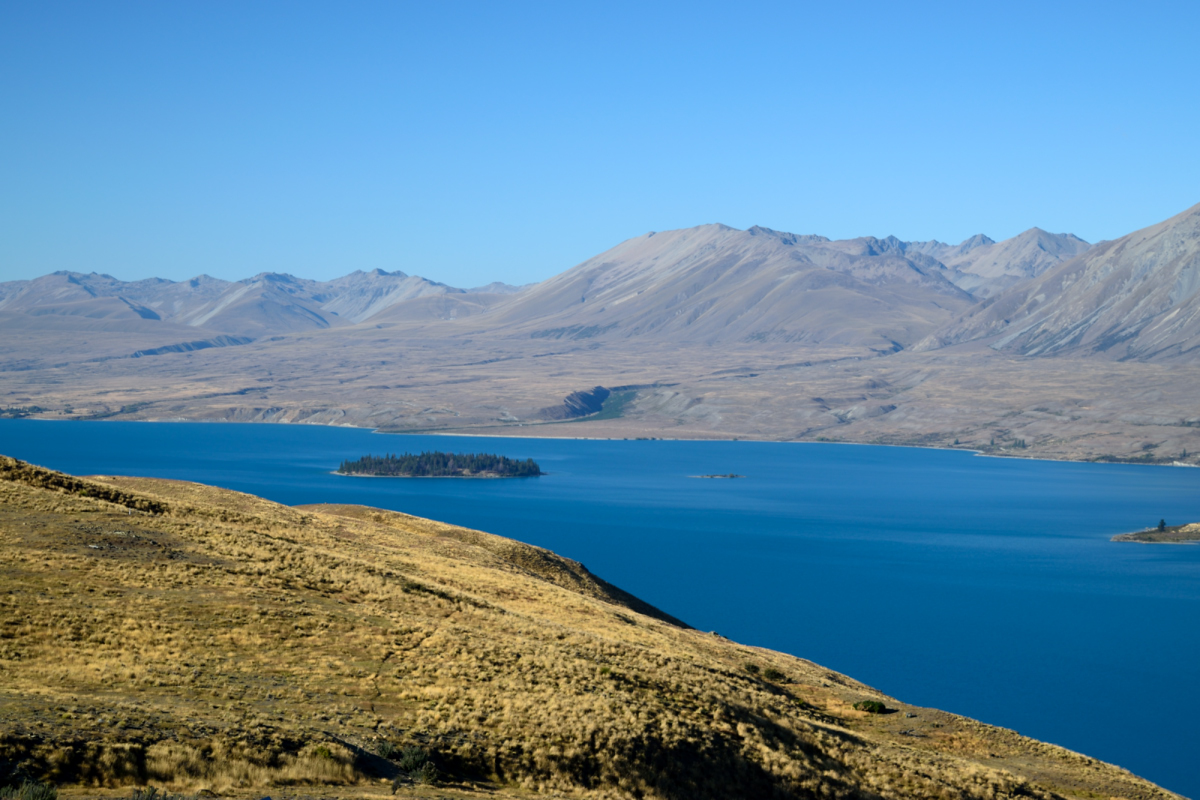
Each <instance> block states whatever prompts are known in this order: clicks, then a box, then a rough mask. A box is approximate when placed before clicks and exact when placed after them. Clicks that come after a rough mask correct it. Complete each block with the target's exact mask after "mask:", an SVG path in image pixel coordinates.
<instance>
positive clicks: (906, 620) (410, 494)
mask: <svg viewBox="0 0 1200 800" xmlns="http://www.w3.org/2000/svg"><path fill="white" fill-rule="evenodd" d="M424 449H437V450H451V449H452V450H456V451H459V452H467V451H474V452H480V451H481V452H493V453H500V454H503V455H508V456H512V457H515V458H527V457H532V458H534V459H535V460H537V461H538V462H539V463H540V464H541V465H542V468H543V469H544V470H546V471H547V472H549V473H550V474H548V475H546V476H544V477H541V478H534V479H524V480H494V481H483V480H478V481H463V480H454V479H442V480H419V481H406V480H402V479H397V480H382V479H377V480H364V479H356V478H346V477H339V476H336V475H332V474H330V470H332V469H334V468H336V466H337V464H338V463H339V462H340V461H341V460H342V459H344V458H357V457H358V456H360V455H364V454H367V453H374V454H382V453H383V452H405V451H412V452H416V451H420V450H424ZM0 453H3V454H5V455H11V456H15V457H17V458H22V459H26V460H28V461H32V462H35V463H38V464H42V465H45V466H48V467H53V468H55V469H60V470H64V471H66V472H71V473H75V474H89V473H92V474H104V473H109V474H125V475H149V476H156V477H165V478H181V479H187V480H194V481H201V482H203V483H210V484H215V485H218V486H225V487H228V488H231V489H237V490H240V491H244V492H251V493H253V494H257V495H261V496H264V497H268V498H270V499H272V500H277V501H279V502H282V503H288V504H298V503H313V502H346V503H362V504H368V505H373V506H380V507H383V508H391V509H396V510H400V511H405V512H408V513H412V514H418V515H420V516H424V517H431V518H434V519H439V520H443V521H446V522H453V523H457V524H460V525H466V526H470V527H473V528H480V529H483V530H487V531H491V532H493V533H499V534H503V535H505V536H511V537H513V538H516V539H520V540H522V541H525V542H530V543H533V544H537V545H542V546H544V547H548V548H550V549H552V550H554V551H556V552H558V553H561V554H563V555H566V556H569V557H571V558H574V559H577V560H579V561H582V562H583V563H584V564H586V565H587V566H588V568H589V569H591V570H592V571H593V572H595V573H597V574H599V575H601V576H602V577H604V578H605V579H607V580H609V581H611V582H613V583H615V584H617V585H619V586H621V587H622V588H624V589H626V590H629V591H631V592H633V593H634V594H636V595H638V596H640V597H642V598H643V599H645V600H647V601H649V602H651V603H653V604H655V605H657V606H658V607H660V608H662V609H663V610H665V611H667V612H669V613H671V614H674V615H675V616H677V617H679V618H681V619H683V620H685V621H686V622H688V623H689V624H691V625H694V626H696V627H697V628H701V629H703V630H716V631H719V632H720V633H722V634H724V635H725V636H728V637H730V638H732V639H736V640H738V641H741V642H745V643H747V644H754V645H762V646H765V647H770V648H774V649H777V650H782V651H786V652H789V653H793V654H795V655H799V656H803V657H805V658H809V659H811V660H813V661H816V662H818V663H820V664H823V665H825V666H827V667H830V668H832V669H835V670H838V671H840V672H844V673H847V674H849V675H851V676H853V677H855V678H857V679H859V680H862V681H864V682H866V683H868V684H871V685H873V686H875V687H877V688H879V689H881V690H882V691H885V692H887V693H889V694H891V695H894V696H896V697H898V698H901V699H903V700H905V701H907V702H911V703H917V704H921V705H927V706H935V707H938V708H943V709H946V710H948V711H954V712H957V713H960V714H965V715H967V716H970V717H974V718H977V719H980V720H983V721H986V722H989V723H993V724H997V725H1003V726H1006V727H1009V728H1013V729H1016V730H1018V731H1020V732H1021V733H1024V734H1027V735H1030V736H1034V737H1037V738H1039V739H1043V740H1046V741H1050V742H1054V743H1057V744H1061V745H1064V746H1066V747H1070V748H1072V749H1074V750H1079V751H1082V752H1085V753H1087V754H1089V755H1091V756H1094V757H1097V758H1100V759H1103V760H1105V761H1111V762H1115V763H1118V764H1120V765H1121V766H1123V767H1126V768H1128V769H1130V770H1133V771H1134V772H1136V773H1138V774H1140V775H1143V776H1145V777H1147V778H1150V779H1151V780H1154V781H1157V782H1158V783H1160V784H1162V785H1163V786H1165V787H1167V788H1170V789H1172V790H1174V791H1177V792H1181V793H1183V794H1185V795H1191V796H1193V797H1200V770H1197V769H1196V766H1195V765H1196V763H1197V761H1196V758H1197V756H1196V748H1197V745H1200V737H1198V735H1197V732H1196V731H1197V728H1196V725H1195V721H1194V718H1195V714H1196V713H1197V712H1198V711H1200V682H1198V681H1197V677H1200V546H1182V545H1181V546H1166V545H1158V546H1149V545H1136V544H1115V543H1111V542H1109V541H1108V538H1109V537H1110V536H1112V535H1113V534H1115V533H1121V532H1124V531H1128V530H1134V529H1138V528H1143V527H1146V526H1148V525H1151V524H1155V523H1157V522H1158V520H1159V519H1160V518H1166V520H1167V522H1168V523H1171V524H1175V523H1182V522H1186V521H1197V520H1200V469H1183V468H1169V467H1142V466H1127V465H1109V464H1104V465H1102V464H1072V463H1061V462H1038V461H1023V460H1006V459H997V458H980V457H976V456H972V455H971V454H968V453H963V452H949V451H936V450H921V449H913V448H890V447H869V446H850V445H832V444H794V443H757V442H671V441H575V440H561V439H558V440H555V439H482V438H466V437H461V438H460V437H440V436H389V435H382V434H373V433H371V432H368V431H364V430H353V429H344V428H321V427H309V426H287V425H247V424H204V423H131V422H41V421H33V420H0ZM729 472H734V473H739V474H742V475H745V476H746V478H745V479H743V480H702V479H696V478H691V477H688V476H691V475H700V474H708V473H729Z"/></svg>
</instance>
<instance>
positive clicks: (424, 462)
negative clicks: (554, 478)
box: [338, 452, 543, 478]
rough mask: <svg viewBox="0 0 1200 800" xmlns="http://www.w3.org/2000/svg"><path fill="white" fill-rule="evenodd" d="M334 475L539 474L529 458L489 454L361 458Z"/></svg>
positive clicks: (517, 475) (478, 475)
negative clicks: (521, 458) (518, 458)
mask: <svg viewBox="0 0 1200 800" xmlns="http://www.w3.org/2000/svg"><path fill="white" fill-rule="evenodd" d="M338 472H339V473H340V474H342V475H377V476H382V477H389V478H471V477H485V478H533V477H537V476H538V475H541V474H543V473H542V470H541V467H539V466H538V465H537V462H536V461H534V460H533V459H532V458H527V459H525V460H524V461H518V460H516V459H512V458H507V457H505V456H495V455H491V454H490V453H435V452H427V453H421V454H420V455H413V454H412V453H405V454H404V455H400V456H398V455H392V454H390V453H389V454H388V455H384V456H363V457H362V458H360V459H358V460H357V461H343V462H342V465H341V466H340V467H338Z"/></svg>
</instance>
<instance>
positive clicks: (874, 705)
mask: <svg viewBox="0 0 1200 800" xmlns="http://www.w3.org/2000/svg"><path fill="white" fill-rule="evenodd" d="M854 707H855V708H857V709H858V710H859V711H865V712H867V713H868V714H882V713H884V712H885V711H887V706H885V705H884V704H883V703H881V702H879V701H878V700H860V701H859V702H857V703H855V704H854Z"/></svg>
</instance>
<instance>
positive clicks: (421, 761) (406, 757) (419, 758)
mask: <svg viewBox="0 0 1200 800" xmlns="http://www.w3.org/2000/svg"><path fill="white" fill-rule="evenodd" d="M396 763H397V764H399V765H400V769H402V770H404V771H405V772H416V771H417V770H419V769H420V768H421V767H423V766H424V765H425V764H427V763H429V753H427V752H426V751H425V749H424V748H422V747H417V746H415V745H409V746H408V747H405V748H404V749H403V750H401V751H400V757H399V758H398V759H396Z"/></svg>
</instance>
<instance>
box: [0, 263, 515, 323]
mask: <svg viewBox="0 0 1200 800" xmlns="http://www.w3.org/2000/svg"><path fill="white" fill-rule="evenodd" d="M516 290H517V287H514V286H509V285H507V284H503V283H498V282H497V283H492V284H489V285H488V286H486V287H482V288H481V289H455V288H453V287H450V286H446V285H445V284H441V283H436V282H434V281H430V280H426V279H425V278H420V277H417V276H412V275H406V274H404V273H403V272H385V271H383V270H378V269H377V270H373V271H371V272H361V271H355V272H352V273H350V274H349V275H346V276H343V277H341V278H337V279H335V280H332V281H311V280H305V279H303V278H296V277H293V276H291V275H281V274H277V273H270V272H264V273H262V274H260V275H256V276H255V277H253V278H248V279H246V280H243V281H237V282H236V283H234V282H230V281H223V280H220V279H217V278H211V277H209V276H207V275H201V276H199V277H196V278H192V279H191V280H187V281H180V282H174V281H167V280H162V279H159V278H151V279H148V280H141V281H132V282H124V281H119V280H117V279H116V278H113V277H111V276H109V275H98V274H96V273H91V274H90V275H84V274H81V273H75V272H55V273H53V274H51V275H45V276H43V277H41V278H37V279H35V280H31V281H10V282H8V283H0V312H3V311H8V312H13V311H17V312H23V313H26V314H30V315H33V316H45V315H48V314H55V315H64V316H82V317H87V318H92V319H134V318H138V319H146V320H162V321H170V322H174V323H177V324H180V325H186V326H189V327H194V328H201V329H204V330H209V331H219V332H221V333H230V334H281V333H294V332H296V331H302V330H308V329H313V328H329V327H334V326H339V325H352V324H355V323H358V322H363V321H364V320H367V319H370V318H372V317H375V316H378V315H381V314H384V313H386V312H388V311H389V310H390V309H392V308H393V307H394V306H397V305H399V304H402V303H409V302H412V301H417V300H421V299H423V298H430V297H442V296H444V295H452V296H454V297H455V299H458V297H459V296H463V297H466V296H468V295H469V296H470V300H469V301H467V302H466V303H465V304H464V308H473V307H479V308H483V307H486V306H487V305H488V304H489V303H491V302H494V301H495V299H497V298H500V297H503V296H504V295H506V294H511V293H512V292H514V291H516Z"/></svg>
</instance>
